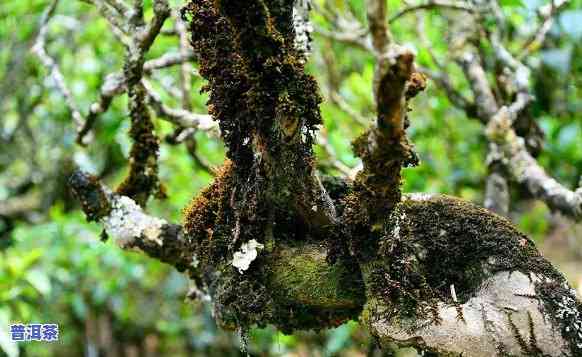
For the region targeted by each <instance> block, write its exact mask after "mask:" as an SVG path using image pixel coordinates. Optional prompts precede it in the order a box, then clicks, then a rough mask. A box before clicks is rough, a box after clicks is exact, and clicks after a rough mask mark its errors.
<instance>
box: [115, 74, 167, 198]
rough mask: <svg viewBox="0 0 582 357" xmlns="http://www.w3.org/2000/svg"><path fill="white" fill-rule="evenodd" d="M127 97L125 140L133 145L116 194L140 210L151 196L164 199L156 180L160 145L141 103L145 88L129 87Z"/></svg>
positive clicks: (146, 111)
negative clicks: (127, 198)
mask: <svg viewBox="0 0 582 357" xmlns="http://www.w3.org/2000/svg"><path fill="white" fill-rule="evenodd" d="M128 95H129V97H130V101H129V103H130V104H129V105H130V108H129V115H130V117H131V129H130V130H129V136H130V137H131V139H132V140H133V145H132V147H131V151H130V153H129V157H130V160H129V173H128V175H127V177H126V178H125V180H124V181H123V182H122V183H121V184H120V185H119V187H118V188H117V193H119V194H120V195H124V196H128V197H130V198H132V199H133V200H134V201H136V202H137V203H138V204H139V205H140V206H142V207H143V206H145V204H146V203H147V200H148V199H149V197H150V196H151V195H152V194H153V193H156V192H158V196H159V197H164V191H163V189H160V183H159V180H158V150H159V147H160V145H159V144H160V143H159V140H158V137H157V136H156V135H155V133H154V124H153V122H152V120H151V117H150V113H149V109H148V108H147V106H146V103H145V97H146V93H145V88H144V87H143V86H142V85H141V84H134V85H132V86H129V89H128Z"/></svg>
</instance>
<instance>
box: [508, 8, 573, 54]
mask: <svg viewBox="0 0 582 357" xmlns="http://www.w3.org/2000/svg"><path fill="white" fill-rule="evenodd" d="M569 2H570V0H552V2H551V3H550V4H548V5H545V6H543V7H541V8H540V9H539V10H538V14H539V16H540V20H541V24H540V26H539V27H538V28H537V30H536V31H535V32H534V33H533V34H532V35H531V36H530V38H528V39H527V40H526V41H525V42H524V44H523V46H522V48H521V51H520V52H519V53H518V54H517V56H516V57H517V59H518V60H522V59H524V58H526V57H527V56H529V55H530V54H531V53H532V52H534V51H535V50H537V49H538V48H539V47H540V46H541V45H542V44H543V43H544V41H545V40H546V35H547V34H548V32H549V31H550V29H551V28H552V25H553V24H554V20H555V17H556V15H557V14H558V13H559V12H560V11H561V10H562V9H564V8H565V7H566V5H568V3H569Z"/></svg>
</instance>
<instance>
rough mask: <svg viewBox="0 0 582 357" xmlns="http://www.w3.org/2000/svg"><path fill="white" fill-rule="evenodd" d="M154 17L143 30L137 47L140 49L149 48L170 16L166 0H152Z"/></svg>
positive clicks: (145, 49)
mask: <svg viewBox="0 0 582 357" xmlns="http://www.w3.org/2000/svg"><path fill="white" fill-rule="evenodd" d="M153 7H154V17H153V18H152V20H151V21H150V23H149V24H148V25H147V28H146V29H145V31H144V32H143V35H142V38H141V41H140V43H139V47H140V48H141V50H142V51H144V52H146V51H147V50H149V48H150V47H151V45H152V44H153V43H154V40H155V39H156V37H157V36H158V34H159V33H160V30H161V29H162V26H163V25H164V22H165V21H166V19H167V18H168V17H169V16H170V5H169V4H168V1H167V0H154V4H153Z"/></svg>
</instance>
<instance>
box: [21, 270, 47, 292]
mask: <svg viewBox="0 0 582 357" xmlns="http://www.w3.org/2000/svg"><path fill="white" fill-rule="evenodd" d="M26 281H28V282H29V283H30V285H32V286H33V287H34V288H35V289H36V290H37V291H38V292H39V293H40V294H41V295H43V296H47V295H48V294H50V292H51V281H50V279H49V277H48V276H47V275H46V274H45V273H44V272H42V271H40V270H38V269H34V270H30V271H29V272H28V273H26Z"/></svg>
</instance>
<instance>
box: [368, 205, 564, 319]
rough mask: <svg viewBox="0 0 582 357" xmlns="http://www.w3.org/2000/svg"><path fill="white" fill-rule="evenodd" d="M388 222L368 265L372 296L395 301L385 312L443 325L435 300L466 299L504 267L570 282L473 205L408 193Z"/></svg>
mask: <svg viewBox="0 0 582 357" xmlns="http://www.w3.org/2000/svg"><path fill="white" fill-rule="evenodd" d="M388 222H390V223H389V224H387V225H385V226H384V227H383V235H382V237H381V238H380V239H379V240H378V243H377V246H378V252H377V256H376V258H375V259H372V260H370V261H369V262H368V263H365V264H364V265H363V267H362V271H363V274H364V280H365V282H366V288H367V290H368V295H369V296H374V297H376V298H377V299H380V300H381V305H387V306H392V307H393V308H389V309H386V310H385V311H388V313H389V316H382V317H383V318H389V319H390V318H394V317H397V318H400V319H411V318H415V319H418V321H426V319H428V320H431V321H432V322H434V323H438V315H437V314H436V303H437V301H444V302H448V303H450V304H451V305H456V304H462V303H464V302H465V301H467V300H468V299H469V298H470V297H472V296H473V294H474V293H475V291H476V289H477V288H478V287H479V286H480V285H481V283H482V282H483V281H484V280H485V279H486V278H487V277H489V276H491V275H492V274H494V273H496V272H500V271H510V272H511V271H519V272H522V273H524V274H526V275H529V274H535V275H537V276H539V277H543V278H545V279H548V280H551V281H556V282H564V278H563V277H562V276H561V275H560V273H558V272H557V271H556V270H555V269H554V268H553V267H552V266H551V264H550V263H549V262H547V261H546V260H545V259H544V258H543V257H542V256H541V255H540V253H539V252H538V251H537V249H536V248H535V245H534V243H533V242H532V241H531V240H530V239H529V238H527V237H526V236H525V235H523V234H522V233H520V232H519V231H517V230H516V229H515V228H514V227H513V225H512V224H511V223H510V222H509V221H508V220H506V219H504V218H502V217H500V216H497V215H495V214H493V213H491V212H489V211H487V210H485V209H483V208H479V207H476V206H474V205H472V204H470V203H467V202H464V201H461V200H458V199H454V198H450V197H446V196H439V197H433V198H430V199H427V200H421V201H415V200H411V199H405V200H404V201H403V202H402V203H400V204H399V205H398V206H397V207H396V209H395V210H394V212H393V214H392V217H391V219H390V220H388ZM451 285H454V286H455V290H456V292H457V302H454V301H453V297H452V296H451V291H450V286H451Z"/></svg>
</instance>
